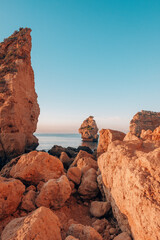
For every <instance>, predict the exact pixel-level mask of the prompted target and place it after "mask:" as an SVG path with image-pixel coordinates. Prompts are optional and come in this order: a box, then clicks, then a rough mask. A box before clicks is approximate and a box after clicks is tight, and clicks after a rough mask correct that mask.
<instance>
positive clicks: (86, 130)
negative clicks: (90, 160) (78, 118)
mask: <svg viewBox="0 0 160 240" xmlns="http://www.w3.org/2000/svg"><path fill="white" fill-rule="evenodd" d="M79 133H80V134H81V136H82V140H83V141H86V142H97V141H98V134H97V133H98V128H97V124H96V122H95V120H94V119H93V117H92V116H90V117H88V118H87V119H86V120H84V121H83V123H82V125H81V127H80V128H79Z"/></svg>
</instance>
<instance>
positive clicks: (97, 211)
mask: <svg viewBox="0 0 160 240" xmlns="http://www.w3.org/2000/svg"><path fill="white" fill-rule="evenodd" d="M110 209H111V204H110V203H109V202H100V201H93V202H91V206H90V213H91V215H92V216H94V217H96V218H100V217H103V216H104V215H105V214H106V213H107V212H108V211H109V210H110Z"/></svg>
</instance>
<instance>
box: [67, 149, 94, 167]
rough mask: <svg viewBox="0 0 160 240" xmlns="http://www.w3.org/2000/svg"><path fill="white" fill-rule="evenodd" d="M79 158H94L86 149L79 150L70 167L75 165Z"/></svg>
mask: <svg viewBox="0 0 160 240" xmlns="http://www.w3.org/2000/svg"><path fill="white" fill-rule="evenodd" d="M81 158H92V159H94V156H93V155H92V154H90V153H88V152H86V151H83V150H80V151H79V153H78V154H77V156H76V158H75V159H74V161H73V163H72V164H71V166H70V167H76V166H77V162H78V160H79V159H81Z"/></svg>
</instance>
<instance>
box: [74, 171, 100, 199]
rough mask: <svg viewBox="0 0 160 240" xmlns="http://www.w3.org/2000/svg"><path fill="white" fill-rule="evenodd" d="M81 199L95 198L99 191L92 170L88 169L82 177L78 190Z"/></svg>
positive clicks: (94, 172) (95, 175)
mask: <svg viewBox="0 0 160 240" xmlns="http://www.w3.org/2000/svg"><path fill="white" fill-rule="evenodd" d="M78 192H79V194H80V195H81V198H84V199H92V198H94V197H96V196H97V194H98V192H99V189H98V183H97V173H96V170H95V169H94V168H90V169H89V170H88V171H87V172H86V173H84V175H83V177H82V181H81V184H80V186H79V188H78Z"/></svg>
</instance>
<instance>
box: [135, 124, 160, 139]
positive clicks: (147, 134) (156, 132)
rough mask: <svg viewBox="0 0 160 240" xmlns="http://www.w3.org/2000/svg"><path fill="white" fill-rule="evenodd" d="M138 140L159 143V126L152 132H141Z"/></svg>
mask: <svg viewBox="0 0 160 240" xmlns="http://www.w3.org/2000/svg"><path fill="white" fill-rule="evenodd" d="M140 138H142V139H143V140H151V141H160V126H159V127H157V128H156V129H155V130H154V131H153V132H152V131H151V130H147V131H145V130H142V132H141V135H140Z"/></svg>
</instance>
